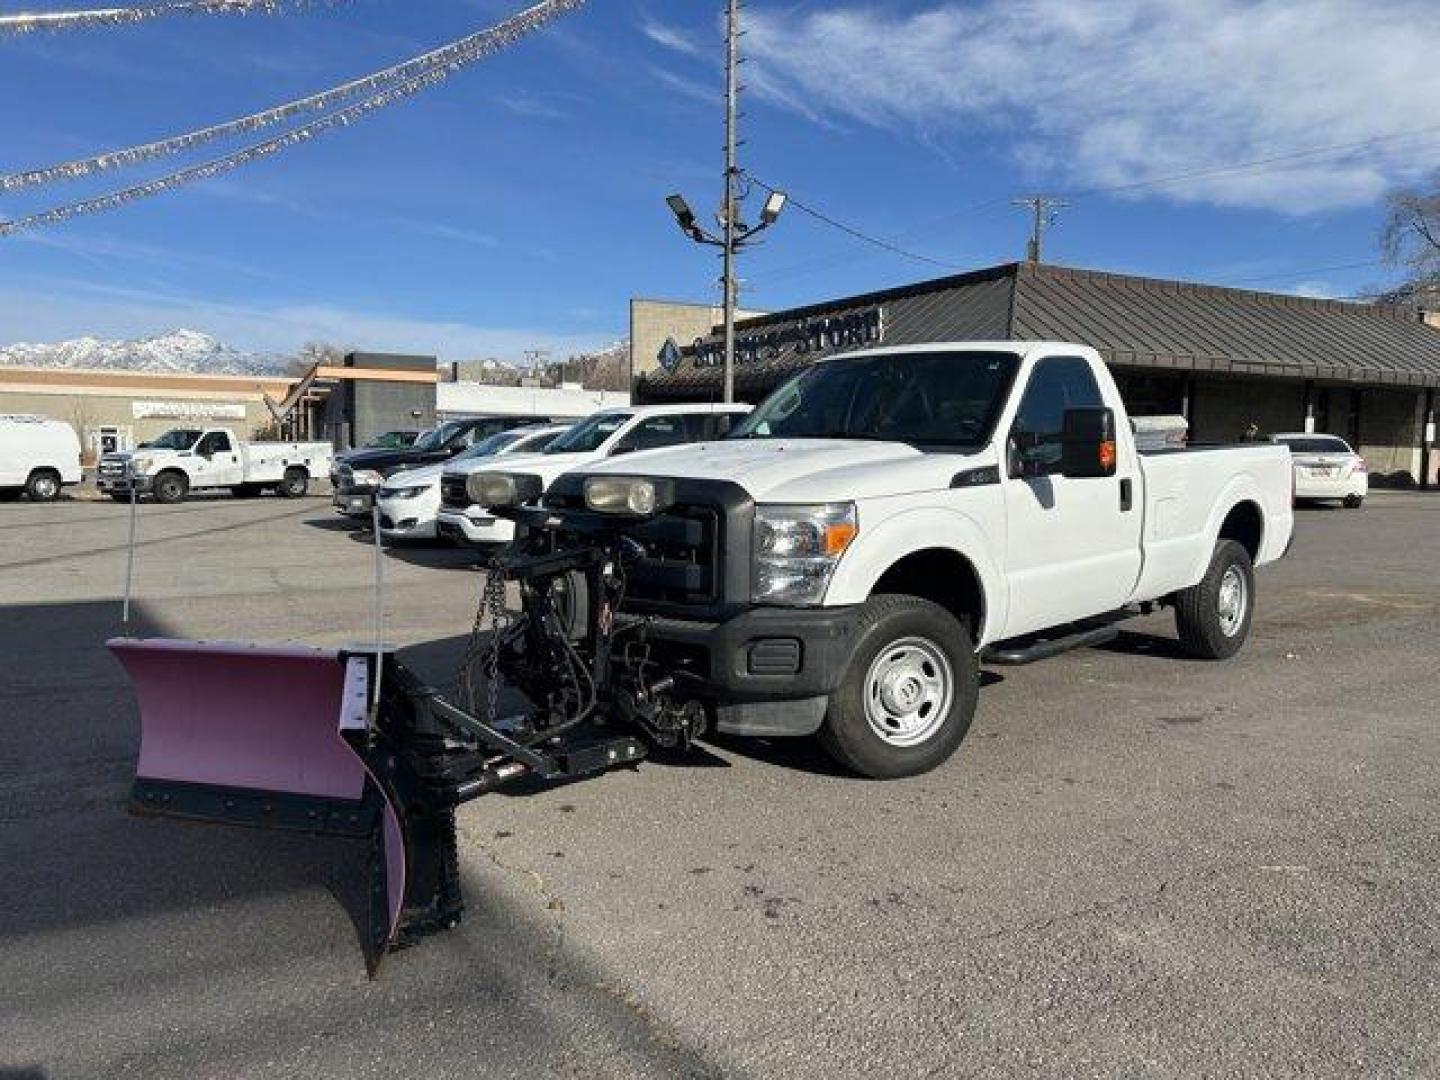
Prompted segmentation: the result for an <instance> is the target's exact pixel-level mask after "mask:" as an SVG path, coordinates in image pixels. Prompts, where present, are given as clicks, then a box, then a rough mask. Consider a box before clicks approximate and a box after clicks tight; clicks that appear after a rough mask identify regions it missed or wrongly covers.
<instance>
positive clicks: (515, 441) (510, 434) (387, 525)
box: [376, 424, 570, 540]
mask: <svg viewBox="0 0 1440 1080" xmlns="http://www.w3.org/2000/svg"><path fill="white" fill-rule="evenodd" d="M569 429H570V425H568V424H546V425H545V426H543V427H524V428H515V429H513V430H511V431H501V432H499V433H497V434H495V435H491V436H490V437H489V438H488V439H482V440H481V441H480V442H478V443H476V444H475V445H474V446H472V447H470V449H469V450H466V451H465V452H464V453H463V454H461V455H459V456H458V457H454V458H451V459H450V460H449V461H444V462H440V463H439V464H436V465H426V466H424V467H422V468H419V469H409V470H407V471H405V472H398V473H394V474H393V475H391V476H390V477H388V478H387V479H386V481H385V485H384V486H383V487H382V488H381V489H380V493H379V495H377V496H376V502H377V503H378V505H379V507H380V535H381V536H383V537H384V538H385V539H387V540H433V539H435V536H436V532H435V519H436V517H437V516H438V515H439V513H440V473H441V471H442V470H443V469H444V468H445V466H447V465H451V464H454V463H455V462H457V461H467V460H471V459H475V458H488V457H499V456H501V455H505V454H529V453H538V452H539V451H541V450H543V449H545V447H547V446H549V445H550V442H551V440H553V439H554V438H555V437H556V436H557V435H559V434H560V433H561V432H563V431H568V430H569Z"/></svg>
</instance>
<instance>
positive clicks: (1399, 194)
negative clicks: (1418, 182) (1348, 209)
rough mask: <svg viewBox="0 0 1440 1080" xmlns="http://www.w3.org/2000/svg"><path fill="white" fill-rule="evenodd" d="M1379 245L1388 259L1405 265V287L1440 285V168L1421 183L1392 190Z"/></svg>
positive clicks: (1414, 289)
mask: <svg viewBox="0 0 1440 1080" xmlns="http://www.w3.org/2000/svg"><path fill="white" fill-rule="evenodd" d="M1380 248H1381V250H1382V251H1383V252H1384V253H1385V259H1386V261H1387V262H1389V263H1391V264H1392V265H1394V266H1399V267H1403V268H1404V269H1405V273H1406V277H1407V280H1406V286H1407V287H1406V289H1405V290H1404V291H1406V292H1410V293H1414V292H1417V291H1420V290H1428V289H1433V288H1435V287H1436V286H1437V285H1440V172H1437V173H1435V175H1433V176H1432V177H1430V179H1429V180H1428V181H1426V183H1425V184H1424V185H1423V186H1421V187H1410V188H1397V189H1396V190H1395V191H1392V192H1391V193H1390V195H1389V198H1388V199H1387V200H1386V211H1385V223H1384V225H1383V226H1382V227H1381V230H1380Z"/></svg>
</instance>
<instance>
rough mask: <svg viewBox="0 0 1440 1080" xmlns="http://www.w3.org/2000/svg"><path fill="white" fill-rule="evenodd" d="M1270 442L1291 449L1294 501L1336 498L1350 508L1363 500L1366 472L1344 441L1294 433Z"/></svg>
mask: <svg viewBox="0 0 1440 1080" xmlns="http://www.w3.org/2000/svg"><path fill="white" fill-rule="evenodd" d="M1270 441H1271V442H1276V443H1280V444H1281V445H1283V446H1288V447H1289V448H1290V460H1291V462H1292V463H1293V466H1294V469H1295V497H1296V498H1297V499H1338V500H1339V501H1340V502H1342V503H1344V504H1345V505H1346V506H1348V507H1350V508H1351V509H1354V508H1355V507H1357V506H1359V505H1360V504H1361V503H1362V502H1364V501H1365V496H1366V495H1367V494H1369V492H1370V473H1369V470H1368V469H1367V467H1366V465H1365V459H1364V458H1363V457H1361V456H1360V455H1359V454H1357V453H1355V451H1354V450H1352V449H1351V448H1350V444H1349V443H1347V442H1346V441H1345V440H1344V439H1341V438H1338V437H1337V436H1334V435H1307V434H1305V433H1303V432H1294V433H1285V434H1280V435H1271V436H1270Z"/></svg>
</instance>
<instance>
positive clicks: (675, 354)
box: [655, 337, 681, 375]
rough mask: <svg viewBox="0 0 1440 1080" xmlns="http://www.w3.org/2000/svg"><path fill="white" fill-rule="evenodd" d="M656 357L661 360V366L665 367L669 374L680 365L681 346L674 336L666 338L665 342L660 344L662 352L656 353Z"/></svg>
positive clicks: (666, 372)
mask: <svg viewBox="0 0 1440 1080" xmlns="http://www.w3.org/2000/svg"><path fill="white" fill-rule="evenodd" d="M655 359H656V360H658V361H660V366H661V367H662V368H664V369H665V374H667V375H669V374H671V373H672V372H674V370H675V369H676V368H678V367H679V366H680V359H681V355H680V346H679V345H677V344H676V343H675V339H674V338H673V337H668V338H666V339H665V344H664V345H661V346H660V352H659V353H657V354H656V356H655Z"/></svg>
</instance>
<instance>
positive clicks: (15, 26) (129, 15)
mask: <svg viewBox="0 0 1440 1080" xmlns="http://www.w3.org/2000/svg"><path fill="white" fill-rule="evenodd" d="M346 2H349V0H285V2H282V0H173V2H172V3H168V4H141V5H137V6H135V7H111V8H94V9H92V10H89V11H33V12H23V11H22V12H16V13H14V14H11V15H0V35H3V34H33V33H36V32H38V31H46V30H50V31H54V30H88V29H91V28H93V27H97V26H122V25H124V24H126V23H138V22H145V21H146V20H147V19H159V18H163V17H165V16H167V15H273V14H275V13H276V12H278V11H280V10H281V9H282V8H284V7H286V6H287V3H288V6H291V7H314V6H316V5H319V4H339V3H346Z"/></svg>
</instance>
